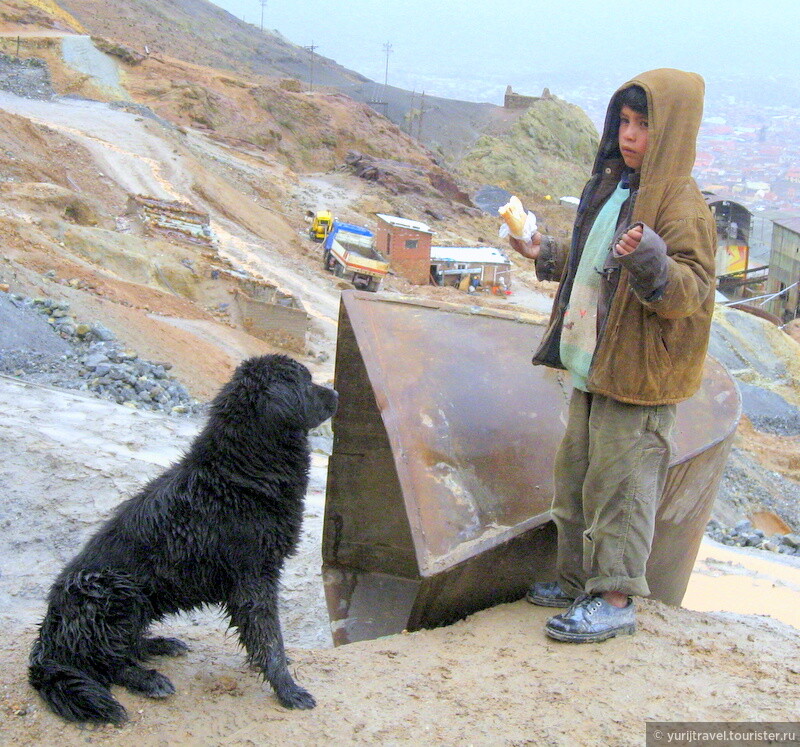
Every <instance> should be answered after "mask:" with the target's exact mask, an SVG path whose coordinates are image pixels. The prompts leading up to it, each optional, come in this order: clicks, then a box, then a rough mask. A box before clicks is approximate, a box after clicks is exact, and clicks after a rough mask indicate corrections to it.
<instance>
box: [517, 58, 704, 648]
mask: <svg viewBox="0 0 800 747" xmlns="http://www.w3.org/2000/svg"><path fill="white" fill-rule="evenodd" d="M703 92H704V83H703V80H702V78H701V77H700V76H698V75H695V74H693V73H685V72H682V71H679V70H668V69H662V70H652V71H649V72H647V73H643V74H642V75H640V76H638V77H637V78H635V79H634V80H632V81H630V82H629V83H627V84H626V85H624V86H623V87H622V88H620V89H619V90H618V91H617V92H616V93H615V94H614V96H613V98H612V99H611V103H610V104H609V108H608V112H607V114H606V121H605V127H604V130H603V135H602V138H601V141H600V146H599V148H598V152H597V157H596V159H595V164H594V168H593V171H592V177H591V179H590V180H589V182H588V183H587V185H586V187H585V188H584V190H583V194H582V196H581V201H580V205H579V207H578V212H577V217H576V219H575V225H574V229H573V235H572V241H571V245H570V247H568V248H567V247H564V248H563V249H562V248H561V247H559V246H557V245H556V242H555V241H553V240H552V239H551V238H550V237H544V238H543V237H542V236H541V235H540V234H538V233H537V234H535V235H534V237H533V239H532V241H530V242H527V243H523V242H522V241H519V240H516V239H511V244H512V246H513V247H514V248H515V249H516V250H517V251H518V252H520V253H521V254H522V255H524V256H526V257H529V258H531V259H535V260H536V271H537V275H538V276H539V277H540V278H542V279H556V278H558V277H560V278H561V282H560V285H559V288H558V292H557V294H556V298H555V300H554V303H553V311H552V314H551V318H550V323H549V325H548V329H547V331H546V332H545V335H544V337H543V339H542V343H541V345H540V347H539V350H538V351H537V352H536V354H535V355H534V358H533V362H534V364H543V365H547V366H552V367H555V368H562V369H564V368H565V369H566V370H567V371H568V372H569V373H570V376H571V379H572V384H573V391H572V397H571V400H570V405H569V421H568V423H567V429H566V433H565V435H564V439H563V441H562V443H561V445H560V447H559V450H558V454H557V455H556V462H555V494H554V498H553V507H552V517H553V520H554V521H555V523H556V527H557V529H558V558H557V570H558V580H557V581H549V582H539V583H535V584H534V585H533V586H532V587H531V589H530V591H529V592H528V600H529V601H530V602H532V603H534V604H539V605H544V606H549V607H568V608H569V609H568V610H567V611H566V612H563V613H561V614H558V615H555V616H554V617H552V618H550V619H549V620H548V622H547V624H546V626H545V632H546V633H547V634H548V635H549V636H550V637H552V638H556V639H558V640H564V641H571V642H578V643H582V642H592V641H603V640H606V639H607V638H611V637H613V636H616V635H620V634H623V633H633V632H634V631H635V628H636V624H635V610H634V603H633V600H632V599H631V596H632V595H640V596H647V595H648V594H649V593H650V591H649V588H648V586H647V581H646V580H645V567H646V564H647V559H648V556H649V554H650V546H651V543H652V539H653V530H654V524H655V516H656V509H657V507H658V501H659V499H660V496H661V492H662V490H663V487H664V482H665V479H666V473H667V467H668V465H669V460H670V453H671V442H672V426H673V423H674V419H675V403H677V402H680V401H681V400H684V399H687V398H688V397H690V396H691V395H692V394H694V392H695V391H697V389H698V388H699V386H700V381H701V377H702V371H703V361H704V359H705V354H706V349H707V346H708V335H709V330H710V326H711V315H712V312H713V307H714V247H715V243H716V230H715V225H714V220H713V217H712V215H711V213H710V211H709V209H708V207H707V206H706V203H705V200H704V199H703V196H702V195H701V194H700V191H699V189H698V188H697V185H696V184H695V182H694V180H693V179H692V177H691V171H692V167H693V165H694V159H695V142H696V138H697V133H698V130H699V127H700V121H701V118H702V109H703ZM562 268H563V269H562Z"/></svg>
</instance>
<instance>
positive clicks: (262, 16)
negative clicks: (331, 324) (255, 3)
mask: <svg viewBox="0 0 800 747" xmlns="http://www.w3.org/2000/svg"><path fill="white" fill-rule="evenodd" d="M266 7H267V0H261V31H264V8H266Z"/></svg>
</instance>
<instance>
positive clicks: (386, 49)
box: [383, 42, 392, 115]
mask: <svg viewBox="0 0 800 747" xmlns="http://www.w3.org/2000/svg"><path fill="white" fill-rule="evenodd" d="M383 51H384V52H385V53H386V73H385V74H384V76H383V100H384V101H385V102H386V112H385V113H386V114H387V115H388V112H389V99H387V98H386V87H387V85H388V83H389V55H390V54H391V53H392V45H391V44H390V43H389V42H386V44H384V45H383Z"/></svg>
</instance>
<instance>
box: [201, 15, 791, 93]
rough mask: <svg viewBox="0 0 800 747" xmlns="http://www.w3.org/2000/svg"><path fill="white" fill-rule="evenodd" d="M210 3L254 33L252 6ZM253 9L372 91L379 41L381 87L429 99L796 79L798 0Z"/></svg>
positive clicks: (267, 24) (270, 26) (257, 17)
mask: <svg viewBox="0 0 800 747" xmlns="http://www.w3.org/2000/svg"><path fill="white" fill-rule="evenodd" d="M216 4H217V5H219V6H220V7H222V8H224V9H225V10H228V11H229V12H231V13H232V14H234V15H235V16H237V17H238V18H243V19H244V20H245V21H247V22H248V23H252V24H254V25H256V26H259V25H260V22H261V12H262V0H216ZM263 12H264V28H267V29H277V30H278V31H279V32H280V33H281V34H283V35H284V36H285V37H286V38H288V39H289V40H290V41H292V42H294V43H296V44H299V45H302V46H307V45H310V44H311V43H312V42H313V43H314V44H315V45H316V46H317V52H318V53H320V54H323V55H325V56H327V57H331V58H333V59H335V60H336V61H337V62H339V63H341V64H342V65H345V66H346V67H349V68H352V69H355V70H357V71H358V72H361V73H363V74H364V75H366V76H368V77H370V78H372V79H374V80H377V81H379V82H381V83H382V82H383V79H384V73H385V60H386V57H385V54H384V51H383V45H384V44H385V43H387V42H389V43H391V44H392V48H393V49H392V53H391V55H390V56H389V83H390V84H392V83H394V84H396V85H400V86H403V87H407V88H416V90H421V89H422V88H427V89H428V90H427V92H428V93H431V94H439V95H452V91H451V90H435V89H436V87H437V86H441V87H442V88H444V89H448V88H449V87H452V84H453V83H452V82H453V80H454V79H460V80H461V81H462V86H464V87H465V91H466V90H468V81H469V80H470V78H474V79H476V80H477V79H486V78H491V77H496V78H497V80H498V81H500V80H502V81H505V82H508V83H511V84H512V85H513V84H516V85H515V88H517V87H518V86H520V87H521V86H522V84H524V82H526V81H530V79H531V78H532V77H533V78H535V79H537V80H539V79H543V80H546V79H547V77H548V76H551V77H553V78H558V79H565V80H573V81H575V82H576V83H577V81H580V80H581V79H582V78H585V79H586V80H587V82H590V81H591V79H592V78H593V77H596V76H598V75H599V76H602V77H604V78H609V77H610V78H613V79H614V80H615V81H616V82H619V83H621V82H623V81H624V80H626V79H627V78H629V77H631V76H633V75H635V74H636V73H639V72H641V71H643V70H647V69H650V68H653V67H678V68H683V69H687V70H694V71H696V72H699V73H701V74H704V75H706V76H715V75H719V74H722V73H726V72H732V73H752V74H755V75H763V76H766V75H775V74H780V73H781V72H784V73H787V74H792V75H794V76H798V77H800V0H763V2H758V1H757V0H728V1H727V2H708V1H704V0H607V1H605V2H603V1H601V0H572V2H569V0H554V1H547V2H535V0H534V1H532V0H527V1H523V0H493V1H492V2H487V1H486V0H484V2H481V3H477V2H474V3H470V2H469V1H468V0H467V1H466V2H465V1H464V0H462V1H461V2H454V1H453V0H404V2H395V3H387V2H385V1H384V0H342V1H340V2H330V0H328V1H327V2H323V0H267V2H266V5H265V6H264V7H263ZM415 76H416V78H418V80H415ZM437 81H439V82H437ZM465 83H466V86H465ZM525 92H529V91H525ZM484 93H485V91H484V90H483V89H481V88H480V86H478V90H477V91H476V93H475V95H474V96H470V98H477V99H479V100H480V99H482V98H483V96H484ZM462 97H466V96H462ZM484 100H485V99H484ZM494 103H498V102H497V101H495V102H494Z"/></svg>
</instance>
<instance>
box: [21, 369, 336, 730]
mask: <svg viewBox="0 0 800 747" xmlns="http://www.w3.org/2000/svg"><path fill="white" fill-rule="evenodd" d="M336 403H337V394H336V392H335V391H334V390H332V389H329V388H327V387H322V386H319V385H317V384H314V383H312V381H311V375H310V374H309V372H308V369H306V367H305V366H303V365H301V364H300V363H298V362H296V361H294V360H292V359H291V358H287V357H286V356H278V355H268V356H263V357H260V358H251V359H250V360H247V361H245V362H244V363H242V364H241V365H240V366H239V367H238V368H237V369H236V371H235V373H234V375H233V378H232V379H231V380H230V381H229V382H228V383H227V384H226V385H225V386H224V387H223V388H222V390H221V391H220V393H219V394H218V395H217V396H216V398H215V399H214V401H213V402H212V404H211V412H210V416H209V419H208V422H207V424H206V426H205V428H204V429H203V431H202V432H201V433H200V434H199V435H198V436H197V438H196V439H195V441H194V442H193V443H192V445H191V447H190V448H189V451H188V453H187V454H186V455H185V456H184V457H183V459H181V460H180V461H179V462H178V463H176V464H175V465H173V466H172V467H170V468H169V469H167V470H166V472H164V473H163V474H162V475H161V476H160V477H157V478H156V479H155V480H153V481H152V482H150V483H149V484H148V485H146V486H145V487H144V489H142V490H141V492H139V493H138V494H137V495H135V496H134V497H133V498H131V499H130V500H127V501H125V502H124V503H122V504H121V505H120V506H119V507H118V508H117V510H116V512H115V513H114V515H113V516H112V518H111V519H109V520H108V521H107V522H106V523H105V524H104V525H103V526H102V527H101V528H100V529H99V531H98V532H97V533H96V534H95V535H94V536H93V537H92V538H91V539H90V540H89V541H88V542H87V544H86V546H85V547H84V548H83V549H82V550H81V551H80V552H79V553H78V555H77V556H76V557H75V558H74V559H73V560H72V561H71V562H70V563H69V564H68V565H67V566H66V568H64V570H63V571H62V572H61V574H60V575H59V576H58V578H57V579H56V581H55V583H54V584H53V587H52V589H51V591H50V595H49V597H48V602H49V606H48V609H47V613H46V615H45V617H44V620H43V621H42V623H41V625H40V627H39V634H38V636H37V638H36V641H35V642H34V644H33V649H32V651H31V656H30V667H29V680H30V683H31V685H33V687H34V688H36V689H37V690H38V691H39V693H40V695H41V696H42V698H43V699H44V700H45V701H46V702H47V704H48V705H49V706H50V707H51V708H52V709H53V710H54V711H55V712H56V713H57V714H59V715H61V716H63V717H64V718H65V719H68V720H70V721H78V722H96V723H113V724H119V723H122V722H124V721H125V720H126V719H127V714H126V712H125V709H124V708H123V706H122V705H120V703H118V702H117V701H116V700H115V699H114V697H113V696H112V694H111V691H110V689H109V687H110V686H111V685H122V686H124V687H127V688H128V689H129V690H132V691H134V692H137V693H142V694H144V695H148V696H150V697H153V698H163V697H166V696H168V695H171V694H172V693H174V692H175V688H174V687H173V685H172V683H171V682H170V681H169V680H168V679H167V678H166V677H165V676H164V675H163V674H160V673H159V672H157V671H156V670H155V669H147V668H145V667H143V666H142V662H144V661H147V660H148V659H149V658H151V657H154V656H162V655H167V656H174V655H180V654H183V653H185V652H186V651H187V650H188V647H187V646H186V644H184V643H183V642H182V641H179V640H177V639H174V638H154V637H148V636H147V632H148V628H149V626H150V624H151V623H152V622H153V621H156V620H160V619H161V618H163V617H164V616H165V615H168V614H170V613H174V612H178V611H180V610H190V609H192V608H195V607H198V606H200V605H203V604H215V603H216V604H220V605H222V608H223V611H224V612H225V613H226V614H227V615H228V616H229V617H230V624H231V626H232V627H235V628H237V629H238V635H239V640H240V642H241V644H242V646H243V647H244V648H245V650H246V652H247V657H248V660H249V662H250V663H251V664H253V665H255V666H257V667H259V668H260V669H261V671H262V672H263V675H264V678H265V679H266V680H267V681H268V682H269V683H270V684H271V685H272V687H273V689H274V690H275V693H276V695H277V697H278V700H279V701H280V702H281V703H282V704H283V705H284V706H286V707H287V708H313V707H314V705H315V703H314V698H313V697H312V696H311V694H310V693H308V692H307V691H306V690H304V689H303V688H302V687H300V686H299V685H297V684H296V683H295V682H294V680H293V679H292V676H291V675H290V674H289V671H288V669H287V663H286V655H285V653H284V648H283V638H282V635H281V628H280V622H279V620H278V581H279V576H280V572H281V568H282V566H283V562H284V559H285V558H286V557H287V556H288V555H290V554H292V552H293V551H294V550H295V548H296V546H297V543H298V539H299V534H300V526H301V522H302V516H303V500H304V497H305V492H306V488H307V486H308V471H309V466H310V456H309V449H308V430H309V429H310V428H314V427H316V426H317V425H319V424H320V423H322V422H324V421H325V420H327V419H328V418H329V417H331V415H332V414H333V413H334V411H335V410H336Z"/></svg>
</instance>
